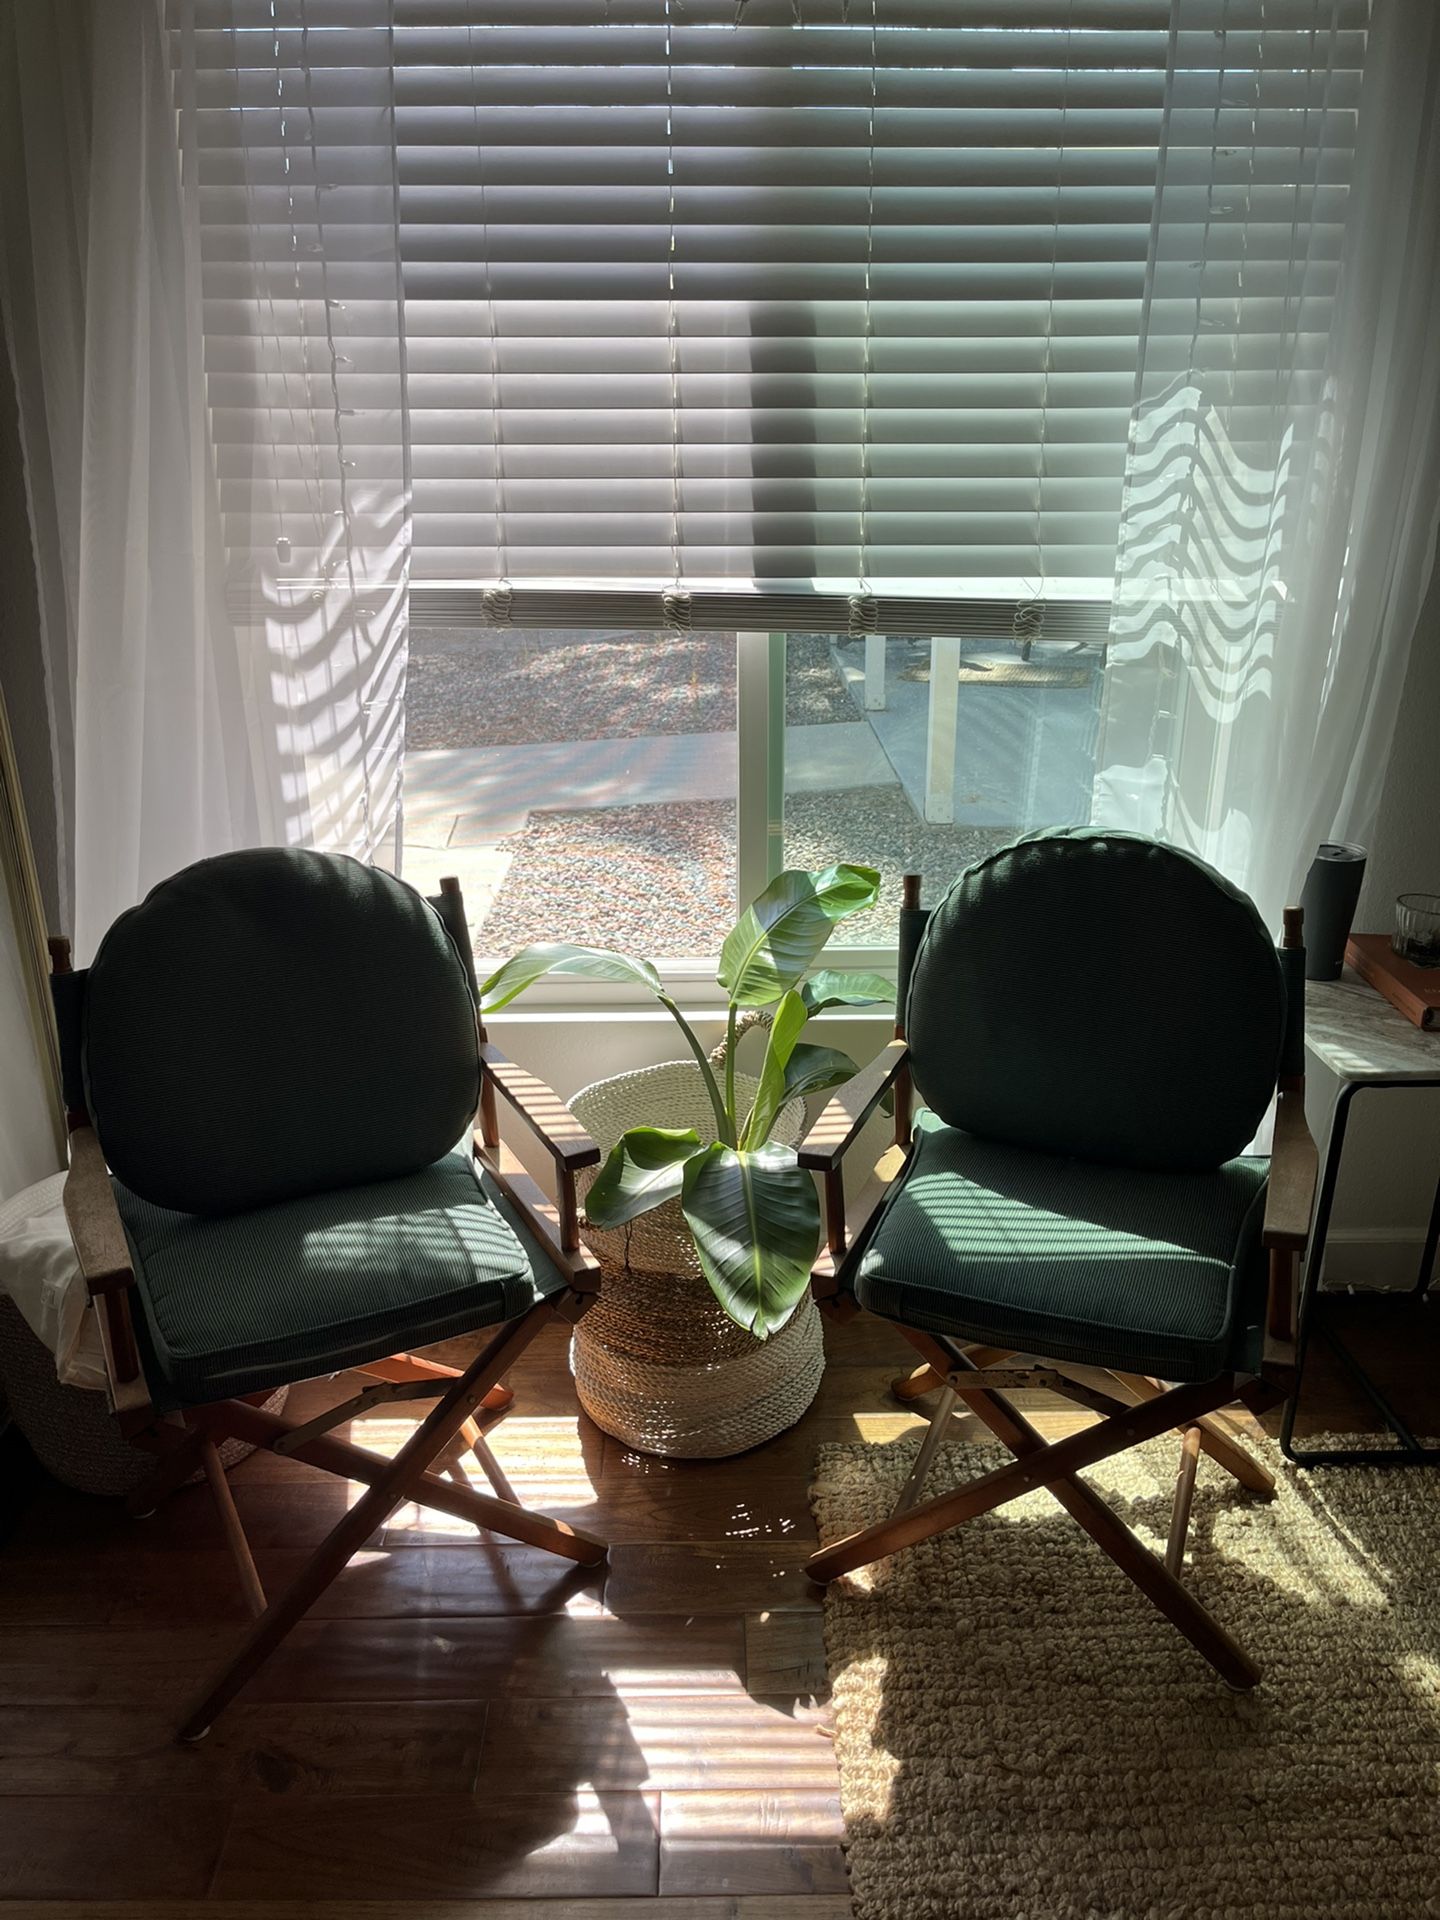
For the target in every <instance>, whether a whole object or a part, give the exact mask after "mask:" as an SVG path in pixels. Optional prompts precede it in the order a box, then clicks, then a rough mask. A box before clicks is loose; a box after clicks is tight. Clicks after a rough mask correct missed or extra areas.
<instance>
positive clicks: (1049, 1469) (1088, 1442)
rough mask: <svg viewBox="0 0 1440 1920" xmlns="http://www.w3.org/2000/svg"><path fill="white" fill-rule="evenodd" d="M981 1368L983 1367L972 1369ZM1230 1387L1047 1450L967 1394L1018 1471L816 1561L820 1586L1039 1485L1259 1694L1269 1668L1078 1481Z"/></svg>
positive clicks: (925, 1338)
mask: <svg viewBox="0 0 1440 1920" xmlns="http://www.w3.org/2000/svg"><path fill="white" fill-rule="evenodd" d="M904 1332H905V1334H906V1337H907V1339H909V1340H910V1342H911V1344H912V1345H913V1346H914V1347H916V1349H917V1350H918V1351H919V1352H920V1353H921V1354H922V1355H923V1356H924V1357H925V1358H926V1359H927V1360H928V1361H929V1362H930V1363H931V1365H932V1366H934V1367H935V1369H936V1371H937V1373H939V1374H941V1375H944V1374H946V1373H949V1372H954V1371H964V1370H966V1369H967V1368H970V1367H971V1363H970V1362H969V1361H967V1360H966V1358H965V1356H964V1354H963V1353H962V1352H961V1350H960V1348H959V1347H958V1346H956V1347H954V1348H953V1350H950V1348H949V1345H948V1343H943V1344H942V1342H941V1341H940V1340H938V1339H935V1338H933V1337H932V1336H930V1335H927V1334H921V1333H917V1332H916V1331H914V1330H912V1329H910V1328H906V1329H904ZM972 1370H973V1369H972ZM1234 1395H1235V1389H1234V1383H1233V1382H1232V1381H1230V1380H1228V1379H1222V1380H1220V1381H1205V1382H1200V1383H1196V1384H1193V1385H1188V1386H1181V1387H1173V1388H1171V1389H1170V1390H1169V1392H1167V1393H1163V1394H1161V1395H1160V1396H1159V1397H1158V1398H1156V1399H1154V1400H1151V1401H1149V1402H1147V1403H1144V1404H1142V1405H1139V1406H1136V1407H1134V1408H1132V1409H1128V1410H1127V1411H1126V1412H1125V1413H1123V1414H1118V1415H1116V1416H1114V1417H1113V1418H1112V1419H1109V1420H1103V1421H1101V1422H1100V1423H1099V1424H1098V1425H1096V1426H1093V1427H1086V1428H1085V1429H1084V1430H1083V1431H1081V1432H1079V1433H1073V1434H1070V1435H1068V1436H1067V1437H1066V1438H1065V1439H1063V1440H1057V1441H1055V1442H1054V1443H1053V1444H1049V1445H1047V1443H1046V1441H1045V1440H1044V1438H1043V1436H1042V1435H1041V1434H1039V1433H1038V1432H1037V1431H1036V1429H1035V1428H1034V1427H1032V1426H1031V1425H1030V1423H1029V1421H1028V1420H1026V1419H1025V1418H1024V1416H1023V1415H1022V1414H1019V1413H1017V1412H1016V1411H1015V1409H1014V1408H1013V1407H1011V1406H1010V1405H1009V1404H1008V1403H1007V1402H1006V1401H1005V1400H1003V1399H1002V1398H1001V1397H1000V1396H999V1395H998V1394H994V1393H979V1394H973V1395H972V1394H967V1395H966V1396H965V1398H966V1400H967V1403H968V1405H969V1406H970V1408H971V1410H972V1411H973V1412H974V1413H975V1414H976V1415H977V1416H978V1417H979V1418H980V1419H981V1420H983V1421H984V1423H985V1425H986V1426H988V1427H989V1428H990V1431H991V1432H992V1433H993V1434H994V1435H995V1436H996V1438H997V1439H999V1440H1001V1441H1003V1442H1004V1444H1005V1445H1006V1446H1007V1447H1009V1449H1010V1451H1011V1452H1012V1453H1013V1454H1014V1455H1015V1456H1016V1457H1015V1459H1014V1460H1013V1461H1012V1462H1011V1464H1010V1465H1009V1466H1006V1467H997V1468H996V1469H995V1470H994V1472H992V1473H987V1474H982V1475H981V1476H980V1477H979V1478H978V1479H975V1480H972V1481H970V1482H969V1483H968V1484H967V1485H965V1486H962V1487H957V1488H955V1489H954V1490H953V1491H952V1492H950V1493H943V1494H940V1495H938V1496H936V1498H934V1499H932V1500H926V1501H923V1502H921V1503H919V1504H917V1505H915V1506H912V1507H910V1508H909V1509H908V1510H906V1511H897V1512H895V1513H893V1514H891V1515H890V1517H889V1518H888V1519H886V1520H882V1521H880V1522H879V1523H878V1524H877V1525H875V1526H873V1527H865V1528H862V1529H861V1530H860V1531H859V1532H858V1533H852V1534H850V1535H849V1536H848V1537H847V1538H846V1539H844V1540H837V1541H835V1542H834V1543H833V1544H832V1545H830V1546H828V1547H822V1548H821V1549H820V1551H819V1552H818V1553H817V1554H815V1555H814V1556H813V1558H812V1559H811V1561H810V1564H809V1572H810V1575H811V1578H812V1579H815V1580H821V1581H824V1580H833V1579H835V1578H836V1577H837V1576H838V1575H840V1574H842V1573H850V1572H852V1571H853V1570H854V1569H855V1568H856V1567H863V1566H867V1565H868V1564H869V1563H870V1562H871V1561H873V1560H878V1559H880V1558H881V1556H882V1555H884V1554H887V1553H894V1552H896V1551H897V1550H898V1549H899V1548H901V1547H906V1546H911V1545H913V1544H914V1543H915V1542H916V1541H919V1540H928V1539H930V1538H932V1537H933V1536H934V1535H935V1534H937V1533H944V1532H946V1531H948V1530H949V1528H951V1527H955V1526H959V1525H960V1524H961V1523H962V1522H964V1521H966V1520H973V1519H975V1518H977V1517H978V1516H979V1515H980V1514H983V1513H990V1512H993V1511H994V1509H995V1508H996V1507H1000V1506H1003V1505H1004V1504H1005V1503H1006V1502H1007V1501H1009V1500H1014V1499H1017V1498H1018V1497H1019V1496H1020V1495H1021V1494H1022V1493H1026V1492H1028V1491H1030V1489H1031V1488H1033V1487H1040V1486H1043V1487H1047V1488H1048V1489H1049V1490H1050V1492H1051V1493H1052V1494H1053V1495H1054V1496H1055V1498H1056V1499H1057V1500H1058V1501H1059V1503H1060V1505H1061V1506H1062V1507H1064V1509H1065V1510H1066V1512H1067V1513H1068V1514H1069V1515H1070V1516H1071V1518H1072V1519H1073V1520H1075V1521H1077V1522H1078V1523H1079V1525H1080V1526H1082V1527H1083V1528H1084V1529H1085V1531H1086V1533H1088V1534H1089V1535H1090V1537H1091V1539H1092V1540H1094V1541H1095V1543H1096V1544H1097V1545H1098V1546H1100V1547H1102V1548H1103V1549H1104V1551H1105V1552H1106V1553H1108V1554H1109V1556H1110V1558H1111V1559H1112V1560H1114V1561H1115V1563H1116V1564H1117V1565H1118V1566H1119V1567H1120V1568H1121V1570H1122V1571H1123V1572H1124V1573H1125V1574H1127V1575H1128V1576H1129V1578H1130V1579H1131V1580H1133V1581H1134V1582H1135V1584H1136V1586H1138V1587H1139V1588H1140V1590H1141V1592H1142V1593H1144V1594H1146V1595H1147V1596H1148V1597H1149V1599H1150V1600H1152V1601H1153V1602H1154V1604H1155V1605H1156V1606H1157V1607H1158V1608H1159V1609H1160V1611H1161V1612H1162V1613H1163V1614H1164V1615H1165V1617H1166V1618H1167V1619H1168V1620H1169V1621H1171V1622H1172V1624H1173V1625H1174V1626H1176V1627H1178V1628H1179V1630H1180V1632H1181V1633H1183V1634H1184V1636H1185V1638H1186V1639H1187V1640H1189V1642H1190V1643H1191V1645H1192V1646H1193V1647H1194V1648H1195V1649H1196V1650H1197V1652H1199V1653H1201V1654H1202V1655H1203V1656H1204V1657H1205V1659H1206V1660H1208V1661H1209V1662H1210V1664H1211V1666H1213V1667H1214V1668H1215V1670H1216V1671H1217V1673H1219V1674H1220V1676H1221V1678H1222V1679H1224V1680H1225V1681H1227V1682H1228V1683H1229V1685H1231V1686H1232V1687H1237V1688H1242V1689H1243V1688H1249V1687H1253V1686H1254V1685H1255V1684H1256V1682H1257V1681H1258V1680H1259V1678H1260V1669H1259V1667H1258V1666H1257V1665H1256V1664H1255V1662H1254V1661H1253V1660H1252V1659H1251V1658H1250V1656H1249V1655H1248V1654H1247V1653H1245V1652H1244V1650H1243V1649H1242V1648H1241V1647H1239V1646H1238V1645H1237V1644H1236V1642H1235V1641H1234V1640H1232V1639H1231V1637H1230V1635H1229V1634H1228V1633H1226V1631H1225V1629H1224V1628H1223V1627H1222V1626H1221V1625H1220V1623H1219V1622H1218V1621H1217V1620H1216V1619H1215V1618H1214V1617H1213V1616H1212V1615H1211V1614H1210V1613H1209V1612H1208V1611H1207V1609H1206V1608H1204V1607H1202V1606H1201V1605H1200V1603H1199V1601H1198V1600H1196V1599H1195V1598H1194V1596H1193V1595H1192V1594H1191V1593H1189V1592H1188V1591H1187V1589H1186V1588H1185V1587H1184V1586H1183V1585H1182V1583H1181V1582H1180V1581H1179V1580H1178V1579H1177V1578H1176V1576H1175V1575H1174V1574H1173V1573H1172V1572H1170V1571H1169V1569H1168V1568H1167V1567H1166V1566H1165V1564H1164V1563H1163V1562H1162V1561H1161V1560H1159V1559H1157V1557H1156V1556H1155V1555H1154V1554H1153V1553H1151V1552H1150V1550H1149V1548H1148V1547H1146V1546H1145V1545H1144V1544H1143V1543H1142V1542H1141V1541H1139V1540H1137V1539H1136V1537H1135V1535H1134V1534H1133V1533H1132V1532H1131V1531H1130V1529H1129V1528H1128V1527H1127V1526H1126V1525H1125V1523H1124V1521H1122V1520H1121V1519H1120V1518H1119V1517H1118V1516H1117V1515H1116V1514H1115V1513H1113V1512H1112V1511H1111V1509H1110V1508H1109V1507H1108V1506H1107V1505H1106V1504H1105V1502H1104V1501H1103V1500H1102V1499H1101V1498H1100V1497H1099V1495H1098V1494H1096V1493H1094V1492H1092V1491H1091V1489H1090V1488H1089V1487H1088V1486H1086V1485H1085V1483H1084V1482H1083V1481H1081V1480H1078V1479H1077V1478H1076V1477H1075V1476H1076V1475H1077V1474H1078V1473H1079V1472H1081V1471H1082V1470H1083V1469H1084V1468H1086V1467H1091V1466H1095V1465H1096V1464H1097V1463H1098V1462H1099V1461H1101V1460H1105V1459H1108V1458H1109V1457H1110V1456H1111V1455H1112V1454H1116V1453H1122V1452H1124V1451H1126V1450H1127V1449H1128V1448H1130V1447H1132V1446H1137V1445H1138V1444H1139V1443H1140V1442H1141V1441H1143V1440H1153V1439H1156V1438H1157V1437H1158V1436H1159V1435H1161V1434H1163V1433H1167V1432H1169V1431H1170V1429H1171V1428H1173V1427H1188V1426H1190V1425H1193V1424H1194V1422H1195V1421H1196V1420H1197V1419H1198V1418H1199V1417H1200V1416H1201V1415H1202V1414H1206V1413H1213V1412H1214V1411H1215V1410H1216V1409H1217V1408H1219V1407H1222V1406H1224V1405H1226V1404H1227V1403H1228V1402H1229V1401H1230V1400H1232V1399H1233V1398H1234Z"/></svg>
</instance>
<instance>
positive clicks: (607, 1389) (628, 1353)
mask: <svg viewBox="0 0 1440 1920" xmlns="http://www.w3.org/2000/svg"><path fill="white" fill-rule="evenodd" d="M735 1085H736V1091H737V1096H738V1098H739V1099H740V1101H741V1102H742V1105H743V1103H746V1102H748V1101H750V1100H752V1099H753V1098H754V1095H755V1082H754V1080H753V1079H751V1078H749V1077H748V1076H747V1075H744V1074H739V1073H737V1074H736V1076H735ZM570 1109H571V1111H572V1112H573V1113H574V1115H575V1117H576V1119H577V1120H578V1121H579V1122H580V1124H581V1125H582V1126H583V1127H584V1128H585V1129H586V1131H587V1132H588V1133H589V1134H590V1135H591V1136H592V1137H593V1138H594V1140H595V1141H596V1143H597V1145H598V1146H599V1147H600V1150H601V1152H602V1153H608V1152H609V1151H610V1149H611V1147H613V1146H614V1144H615V1142H616V1141H617V1140H618V1139H619V1138H620V1136H621V1134H622V1133H624V1132H625V1131H626V1130H627V1129H628V1128H630V1127H640V1126H648V1127H694V1128H695V1130H696V1132H697V1133H698V1134H699V1135H700V1137H701V1139H702V1140H713V1139H714V1138H715V1119H714V1115H713V1114H712V1112H711V1110H710V1102H709V1100H708V1098H707V1097H706V1093H705V1087H704V1083H703V1081H702V1080H701V1078H700V1070H699V1068H698V1067H696V1066H695V1065H694V1064H693V1063H692V1062H690V1061H688V1060H672V1061H667V1062H666V1063H665V1064H664V1065H663V1066H658V1067H645V1068H643V1069H642V1070H641V1071H640V1072H638V1073H622V1074H617V1075H616V1076H615V1078H614V1079H611V1080H599V1081H597V1082H596V1083H595V1084H594V1085H593V1086H589V1087H585V1088H582V1090H581V1091H580V1092H579V1093H577V1094H576V1095H575V1097H574V1099H573V1100H571V1102H570ZM803 1125H804V1109H803V1107H802V1106H801V1104H800V1102H799V1101H792V1103H791V1104H790V1105H789V1106H788V1107H786V1108H785V1109H784V1111H783V1112H782V1113H781V1115H780V1117H779V1119H778V1121H777V1122H776V1125H775V1128H774V1132H773V1134H772V1136H771V1137H772V1138H773V1139H775V1140H777V1141H780V1142H782V1143H784V1144H785V1145H790V1146H793V1145H794V1144H795V1142H796V1141H797V1140H798V1139H799V1138H800V1134H801V1131H802V1129H803ZM594 1177H595V1173H594V1170H587V1171H586V1172H585V1173H582V1174H581V1176H580V1189H581V1195H582V1199H583V1195H584V1193H585V1192H586V1190H588V1187H589V1184H590V1182H591V1181H592V1180H593V1179H594ZM582 1233H583V1237H584V1240H585V1244H586V1245H587V1246H588V1247H589V1248H590V1250H591V1251H592V1252H593V1253H594V1254H595V1256H596V1257H597V1259H598V1260H599V1261H600V1264H601V1267H602V1269H603V1272H604V1286H603V1288H602V1290H601V1294H600V1298H599V1299H598V1300H597V1301H596V1303H595V1305H594V1306H593V1307H592V1308H591V1309H590V1311H589V1312H588V1313H587V1314H586V1315H585V1318H584V1319H583V1320H582V1321H581V1322H580V1323H579V1325H578V1326H577V1327H576V1329H575V1335H574V1339H573V1341H572V1343H571V1348H570V1364H571V1367H572V1370H573V1371H574V1375H575V1390H576V1393H577V1394H578V1396H579V1399H580V1404H581V1406H583V1407H584V1409H585V1411H586V1413H588V1414H589V1416H590V1418H591V1419H592V1420H593V1421H594V1422H595V1424H596V1426H598V1427H603V1428H604V1430H605V1432H606V1433H609V1434H613V1435H614V1436H615V1438H616V1439H617V1440H623V1441H624V1442H625V1443H626V1444H627V1445H629V1446H632V1447H635V1448H637V1449H638V1450H639V1451H641V1452H642V1453H658V1454H665V1455H669V1456H673V1457H677V1458H686V1459H696V1460H718V1459H721V1458H723V1457H724V1456H725V1455H727V1454H732V1453H743V1452H744V1451H745V1450H746V1448H748V1447H757V1446H759V1445H760V1444H761V1443H762V1441H765V1440H771V1439H773V1438H774V1437H775V1435H776V1434H777V1433H783V1432H784V1431H785V1429H786V1428H787V1427H791V1426H793V1425H794V1424H795V1422H796V1421H797V1420H798V1419H799V1418H800V1416H801V1414H802V1413H804V1411H805V1409H806V1408H807V1407H808V1406H809V1405H810V1402H811V1401H812V1400H813V1399H814V1398H815V1393H816V1390H817V1388H818V1387H819V1385H820V1375H821V1374H822V1372H823V1371H824V1367H825V1353H824V1343H823V1335H822V1331H821V1324H820V1316H819V1314H818V1313H817V1312H816V1309H815V1302H814V1301H813V1300H812V1299H811V1297H810V1296H809V1294H808V1293H807V1294H806V1296H805V1298H804V1300H803V1301H802V1302H801V1304H800V1305H799V1307H798V1308H797V1309H796V1311H795V1312H794V1314H793V1315H792V1316H791V1318H790V1319H789V1320H788V1321H787V1322H786V1324H785V1325H784V1326H783V1327H782V1328H781V1330H780V1332H779V1333H777V1334H773V1335H772V1336H771V1337H770V1339H768V1340H757V1339H756V1338H755V1337H754V1335H753V1334H750V1333H747V1332H746V1331H745V1329H744V1328H743V1327H737V1326H736V1324H735V1322H734V1321H733V1320H732V1319H731V1318H730V1316H729V1315H728V1314H727V1313H726V1312H725V1310H724V1309H723V1308H722V1307H721V1306H720V1304H719V1302H718V1301H717V1300H716V1298H715V1296H714V1294H713V1293H712V1292H711V1291H710V1287H709V1283H708V1282H707V1281H706V1279H705V1276H704V1275H703V1273H702V1272H701V1270H700V1262H699V1260H698V1258H697V1257H696V1253H695V1243H694V1241H693V1240H692V1239H691V1237H690V1229H689V1228H688V1227H687V1226H686V1224H685V1216H684V1215H683V1214H682V1213H681V1211H680V1203H679V1202H678V1201H676V1200H671V1201H667V1202H666V1204H665V1205H664V1206H663V1207H657V1208H656V1209H655V1211H654V1212H653V1213H645V1214H641V1216H640V1218H639V1219H638V1220H632V1221H631V1222H630V1223H629V1224H628V1225H627V1226H624V1227H617V1228H614V1229H605V1228H600V1227H596V1226H593V1225H592V1224H591V1223H590V1222H589V1221H582Z"/></svg>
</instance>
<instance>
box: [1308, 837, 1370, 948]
mask: <svg viewBox="0 0 1440 1920" xmlns="http://www.w3.org/2000/svg"><path fill="white" fill-rule="evenodd" d="M1364 878H1365V849H1364V848H1363V847H1351V846H1346V845H1345V844H1344V843H1343V842H1342V841H1337V840H1322V841H1321V843H1320V845H1319V847H1318V848H1317V849H1316V852H1315V858H1314V859H1313V860H1312V861H1311V863H1310V871H1309V873H1308V874H1307V875H1306V876H1305V890H1304V892H1303V893H1302V894H1301V895H1300V905H1301V906H1302V907H1303V908H1304V911H1305V978H1306V979H1307V980H1338V979H1339V978H1340V970H1341V968H1342V967H1343V966H1344V965H1345V942H1346V941H1347V940H1348V939H1349V938H1350V922H1351V921H1352V920H1353V919H1354V918H1355V902H1356V901H1357V900H1358V899H1359V898H1360V882H1361V881H1362V880H1363V879H1364Z"/></svg>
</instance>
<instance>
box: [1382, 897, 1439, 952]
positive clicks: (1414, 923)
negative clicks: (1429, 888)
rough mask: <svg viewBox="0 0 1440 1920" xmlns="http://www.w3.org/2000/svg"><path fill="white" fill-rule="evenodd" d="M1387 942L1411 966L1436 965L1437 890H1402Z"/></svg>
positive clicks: (1437, 941) (1437, 936)
mask: <svg viewBox="0 0 1440 1920" xmlns="http://www.w3.org/2000/svg"><path fill="white" fill-rule="evenodd" d="M1390 945H1391V946H1392V947H1393V948H1394V950H1395V952H1396V953H1398V954H1399V956H1400V958H1401V959H1402V960H1408V961H1409V962H1410V964H1411V966H1412V967H1440V893H1402V894H1401V895H1400V898H1399V899H1398V900H1397V901H1396V902H1395V931H1394V933H1393V934H1392V935H1391V936H1390Z"/></svg>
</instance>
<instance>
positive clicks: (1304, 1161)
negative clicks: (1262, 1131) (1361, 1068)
mask: <svg viewBox="0 0 1440 1920" xmlns="http://www.w3.org/2000/svg"><path fill="white" fill-rule="evenodd" d="M1319 1173H1320V1155H1319V1153H1318V1151H1317V1150H1316V1146H1315V1142H1314V1140H1313V1139H1312V1138H1311V1134H1310V1128H1309V1125H1308V1124H1307V1122H1306V1119H1305V1096H1304V1094H1303V1093H1301V1092H1300V1091H1299V1090H1298V1089H1296V1090H1295V1091H1293V1092H1284V1093H1282V1094H1281V1095H1280V1098H1279V1100H1278V1101H1277V1102H1276V1106H1275V1140H1274V1145H1273V1146H1272V1148H1271V1150H1270V1185H1269V1189H1268V1191H1267V1192H1266V1195H1265V1225H1264V1230H1263V1233H1262V1239H1263V1241H1264V1244H1265V1245H1266V1246H1267V1247H1268V1248H1270V1249H1271V1250H1272V1251H1280V1252H1284V1253H1303V1252H1304V1250H1305V1244H1306V1242H1307V1241H1308V1239H1309V1238H1310V1216H1311V1214H1312V1212H1313V1211H1314V1207H1315V1185H1316V1182H1317V1180H1318V1178H1319Z"/></svg>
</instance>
